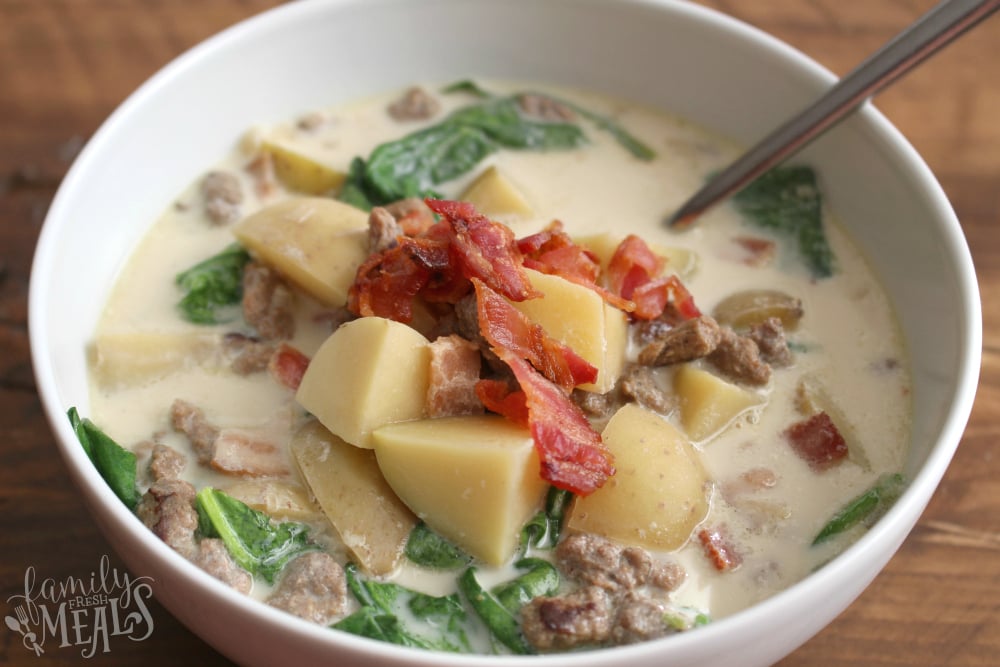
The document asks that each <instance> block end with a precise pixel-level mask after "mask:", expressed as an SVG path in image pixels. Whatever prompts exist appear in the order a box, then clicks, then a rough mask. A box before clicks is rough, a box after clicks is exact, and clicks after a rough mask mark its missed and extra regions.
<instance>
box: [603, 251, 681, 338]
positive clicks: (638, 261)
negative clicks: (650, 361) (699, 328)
mask: <svg viewBox="0 0 1000 667" xmlns="http://www.w3.org/2000/svg"><path fill="white" fill-rule="evenodd" d="M663 264H664V260H663V258H661V257H659V256H658V255H656V254H655V253H654V252H653V251H652V250H650V248H649V246H648V245H646V242H645V241H643V240H642V239H641V238H639V237H638V236H636V235H634V234H629V235H628V236H626V237H625V239H624V240H623V241H622V242H621V243H620V244H618V247H617V248H616V249H615V253H614V255H612V256H611V260H610V261H609V262H608V268H607V271H606V273H605V275H606V276H607V282H608V290H609V291H610V292H612V293H613V294H616V295H618V296H619V297H621V298H623V299H628V300H630V301H632V302H634V303H635V309H634V310H633V311H632V315H633V316H634V317H635V318H637V319H641V320H652V319H655V318H657V317H659V316H660V315H661V314H662V313H663V311H664V309H665V308H666V307H667V306H668V305H671V306H673V307H674V308H675V309H676V310H677V311H678V312H679V313H680V315H681V316H682V318H684V319H689V318H692V317H698V316H699V315H701V312H700V311H699V310H698V308H697V306H695V304H694V299H693V298H692V297H691V293H690V292H688V290H687V288H686V287H684V284H683V283H681V281H680V278H678V277H677V276H673V275H672V276H666V277H662V276H660V275H659V274H660V272H661V271H662V270H663Z"/></svg>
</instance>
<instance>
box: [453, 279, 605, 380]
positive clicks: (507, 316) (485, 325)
mask: <svg viewBox="0 0 1000 667" xmlns="http://www.w3.org/2000/svg"><path fill="white" fill-rule="evenodd" d="M472 283H473V285H474V286H475V290H476V304H477V307H478V310H479V329H480V331H481V332H482V334H483V337H484V338H486V340H487V341H488V342H489V344H490V345H491V346H492V347H493V348H503V349H505V350H509V351H511V352H513V353H514V354H516V355H517V356H518V357H520V358H522V359H527V360H528V361H529V362H531V365H532V366H534V367H535V368H536V369H537V370H538V371H539V372H540V373H541V374H542V375H544V376H545V377H546V378H548V379H549V380H551V381H552V382H554V383H555V384H556V385H558V386H559V387H560V388H561V389H563V390H564V391H566V392H567V393H568V392H570V391H572V389H573V387H575V386H577V385H579V384H586V383H588V382H593V381H594V380H596V379H597V368H596V367H594V365H593V364H591V363H590V362H588V361H587V360H586V359H584V358H583V357H581V356H580V355H578V354H577V353H576V352H574V351H573V349H572V348H571V347H569V346H568V345H564V344H562V343H560V342H559V341H557V340H555V339H554V338H552V337H551V336H549V335H548V334H547V333H545V330H544V329H543V328H542V327H540V326H539V325H537V324H534V323H532V322H531V321H530V320H528V318H527V317H525V316H524V315H523V314H522V313H521V312H520V311H519V310H517V309H516V308H514V307H513V306H512V305H511V304H510V302H508V301H507V300H506V299H504V298H503V297H502V296H500V295H499V294H497V293H496V292H494V291H493V290H492V289H490V288H489V287H488V286H487V285H485V284H484V283H483V282H481V281H480V280H478V279H473V280H472Z"/></svg>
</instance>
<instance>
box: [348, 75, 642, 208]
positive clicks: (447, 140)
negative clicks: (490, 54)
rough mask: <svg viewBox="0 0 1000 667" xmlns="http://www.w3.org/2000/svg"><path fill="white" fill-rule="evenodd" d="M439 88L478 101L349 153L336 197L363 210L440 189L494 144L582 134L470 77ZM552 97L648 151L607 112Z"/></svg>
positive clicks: (629, 145)
mask: <svg viewBox="0 0 1000 667" xmlns="http://www.w3.org/2000/svg"><path fill="white" fill-rule="evenodd" d="M445 92H464V93H469V94H471V95H473V96H475V97H477V98H479V100H480V101H479V102H478V103H475V104H471V105H468V106H465V107H461V108H459V109H456V110H455V111H453V112H452V113H451V114H449V115H448V116H446V117H445V118H444V119H442V120H441V121H440V122H438V123H435V124H433V125H430V126H428V127H425V128H423V129H420V130H417V131H415V132H412V133H410V134H408V135H406V136H404V137H402V138H400V139H396V140H393V141H388V142H385V143H382V144H380V145H378V146H376V147H375V149H374V150H373V151H372V153H371V155H369V156H368V158H367V159H362V158H355V160H354V161H353V162H352V163H351V167H350V170H349V172H348V176H347V180H346V182H345V184H344V186H343V188H342V189H341V192H340V195H339V197H338V198H339V199H340V200H341V201H343V202H346V203H349V204H352V205H354V206H357V207H359V208H362V209H364V210H369V209H370V208H371V207H372V206H378V205H382V204H387V203H390V202H393V201H397V200H399V199H404V198H406V197H440V196H441V195H440V194H439V193H438V192H437V191H436V190H435V187H437V186H438V185H441V184H442V183H446V182H448V181H451V180H453V179H455V178H458V177H459V176H462V175H463V174H466V173H468V172H470V171H471V170H472V169H473V168H475V166H476V165H477V164H479V163H480V162H481V161H482V160H483V159H484V158H486V157H487V156H488V155H490V154H492V153H494V152H496V151H498V150H500V149H502V148H508V149H513V150H533V151H546V150H567V149H572V148H576V147H579V146H582V145H583V144H585V143H586V141H587V137H586V135H585V134H584V132H583V130H582V129H581V128H580V127H579V126H578V125H576V124H574V123H568V122H553V121H540V120H534V119H532V118H530V117H528V116H526V115H525V114H523V113H522V112H521V108H520V102H519V99H520V94H517V95H511V96H498V95H492V94H490V93H489V92H487V91H486V90H484V89H483V88H481V87H479V86H478V85H477V84H475V83H474V82H472V81H460V82H457V83H455V84H452V85H451V86H448V87H447V88H445ZM532 94H533V95H536V94H538V93H532ZM550 99H553V100H555V98H551V97H550ZM558 102H559V103H560V104H564V105H566V106H568V107H570V108H572V109H573V110H574V111H576V112H577V113H578V114H579V115H580V116H581V117H584V118H586V119H588V120H590V121H591V122H592V123H593V124H594V125H595V126H597V127H598V128H599V129H601V130H604V131H606V132H610V133H611V134H612V135H613V136H614V137H615V138H616V139H617V140H618V141H619V142H620V143H621V144H622V145H623V146H624V147H625V148H626V149H628V150H629V151H630V152H632V154H633V155H636V156H637V157H639V158H640V159H643V160H649V159H652V158H653V156H654V154H653V151H652V150H651V149H649V148H648V147H647V146H645V145H644V144H643V143H642V142H640V141H639V140H638V139H636V138H635V137H633V136H632V135H630V134H629V133H628V132H626V131H625V130H624V128H622V127H620V126H619V125H618V124H616V123H615V122H614V121H613V120H611V119H610V118H607V117H604V116H601V115H598V114H595V113H593V112H591V111H588V110H586V109H582V108H580V107H579V106H577V105H573V104H570V103H568V102H564V101H562V100H558Z"/></svg>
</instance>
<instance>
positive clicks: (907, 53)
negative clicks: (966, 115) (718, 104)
mask: <svg viewBox="0 0 1000 667" xmlns="http://www.w3.org/2000/svg"><path fill="white" fill-rule="evenodd" d="M997 9H1000V0H944V2H941V3H939V4H938V5H937V6H935V7H934V8H933V9H931V10H930V11H929V12H927V13H926V14H924V15H923V16H922V17H920V18H919V19H917V21H916V22H915V23H913V24H912V25H911V26H910V27H908V28H907V29H906V30H904V31H903V32H901V33H900V34H899V35H897V36H896V37H895V38H893V39H892V40H891V41H889V42H888V43H887V44H886V45H885V46H883V47H882V48H881V49H879V50H878V51H876V52H875V53H874V54H872V55H871V56H869V57H868V59H867V60H865V61H864V62H862V63H861V64H860V65H858V66H857V67H856V68H854V69H853V70H852V71H851V72H850V73H849V74H848V75H847V76H846V77H844V78H843V79H841V80H840V81H839V82H837V84H836V85H834V86H833V87H832V88H831V89H830V90H828V91H827V92H826V93H824V94H823V95H822V96H821V97H820V98H819V99H818V100H816V101H815V102H813V103H812V104H811V105H810V106H808V107H806V108H805V109H804V110H803V111H802V112H800V113H799V114H798V115H797V116H794V117H793V118H791V119H790V120H789V121H787V122H786V123H785V124H784V125H781V126H780V127H778V129H776V130H774V131H773V132H772V133H771V134H770V135H768V136H767V137H765V138H764V139H763V140H762V141H761V142H760V143H758V144H757V145H756V146H754V147H753V148H751V149H750V150H749V151H747V152H746V153H744V154H743V156H742V157H740V158H739V159H738V160H736V161H735V162H734V163H732V164H731V165H730V166H728V167H726V169H724V170H723V171H721V172H719V174H717V175H716V176H715V177H714V178H712V179H711V180H709V181H708V183H706V184H705V186H704V187H703V188H702V189H701V190H699V191H698V192H697V193H695V195H694V196H693V197H691V199H689V200H688V201H687V202H686V203H685V204H684V205H683V206H681V207H680V208H679V209H678V210H677V212H675V213H674V214H673V215H671V216H670V217H669V218H667V220H666V222H667V224H668V225H670V226H671V227H673V228H675V229H683V228H685V227H688V226H690V225H691V223H692V222H694V220H695V218H697V217H698V216H699V215H701V214H702V213H704V212H705V210H706V209H708V208H709V207H711V206H713V205H714V204H717V203H718V202H719V201H721V200H723V199H725V198H726V197H728V196H729V195H732V194H734V193H736V192H737V191H739V190H740V189H742V188H743V186H745V185H747V184H748V183H750V181H752V180H754V179H755V178H757V177H758V176H760V175H761V174H763V173H764V172H765V171H767V170H768V169H770V168H771V167H773V166H774V165H776V164H778V163H779V162H781V161H782V160H784V159H785V158H787V157H789V156H790V155H792V154H793V153H795V152H797V151H798V150H800V149H801V148H803V147H804V146H805V145H806V144H808V143H809V142H810V141H812V140H813V139H815V138H816V137H818V136H819V135H820V134H822V133H823V132H825V131H826V130H828V129H829V128H830V127H832V126H833V125H835V124H836V123H838V122H839V121H840V120H841V119H843V118H844V117H845V116H846V115H847V114H848V113H850V112H851V111H853V110H854V109H855V108H856V107H858V106H859V105H861V103H862V102H864V101H865V100H867V99H868V98H869V97H871V96H872V95H874V94H875V93H877V92H878V91H880V90H881V89H882V88H885V87H886V86H888V85H889V84H891V83H893V82H895V81H896V80H897V79H898V78H900V77H901V76H902V75H903V74H905V73H906V72H908V71H909V70H910V69H912V68H913V67H915V66H916V65H918V64H920V63H921V62H923V61H924V60H925V59H926V58H928V57H929V56H931V55H932V54H934V53H936V52H937V51H938V50H939V49H941V48H942V47H944V46H946V45H947V44H950V43H951V42H952V40H954V39H955V38H957V37H959V36H960V35H961V34H963V33H964V32H965V31H966V30H969V29H970V28H972V27H973V26H975V25H977V24H978V23H979V22H980V21H982V20H983V19H985V18H987V17H988V16H990V15H991V14H993V12H995V11H996V10H997ZM986 74H987V73H986V72H984V75H986Z"/></svg>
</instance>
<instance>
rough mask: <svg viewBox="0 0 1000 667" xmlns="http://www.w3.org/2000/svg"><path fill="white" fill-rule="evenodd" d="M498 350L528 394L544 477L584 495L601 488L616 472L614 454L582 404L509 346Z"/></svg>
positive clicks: (495, 349)
mask: <svg viewBox="0 0 1000 667" xmlns="http://www.w3.org/2000/svg"><path fill="white" fill-rule="evenodd" d="M494 352H496V354H497V356H499V357H500V358H501V359H502V360H503V361H504V362H505V363H506V364H507V365H508V366H510V368H511V370H512V371H513V372H514V377H516V378H517V381H518V383H519V384H520V385H521V390H522V391H523V392H524V396H525V404H526V406H527V412H528V426H529V428H530V429H531V437H532V439H533V440H534V441H535V449H536V451H537V452H538V457H539V459H540V460H541V466H542V470H541V476H542V479H544V480H546V481H548V482H549V483H551V484H552V485H554V486H556V487H558V488H560V489H566V490H568V491H571V492H573V493H575V494H577V495H580V496H586V495H589V494H591V493H593V492H594V491H596V490H597V489H599V488H600V487H601V486H603V485H604V482H606V481H607V479H608V478H609V477H611V476H612V475H614V474H615V467H614V457H613V456H612V454H611V452H610V451H609V450H608V448H607V447H605V446H604V443H603V442H602V441H601V436H600V434H598V433H597V432H596V431H595V430H594V429H593V428H592V427H591V426H590V422H589V421H587V418H586V417H585V416H584V414H583V412H581V411H580V408H578V407H577V406H576V404H575V403H573V402H572V401H571V400H570V399H569V397H568V396H567V395H566V394H565V393H564V392H563V390H562V389H560V388H559V387H557V386H556V385H555V384H553V383H552V382H549V380H547V379H546V378H545V377H544V376H543V375H542V374H541V373H539V372H538V371H536V370H535V369H534V368H532V366H531V364H529V363H528V362H526V361H525V360H523V359H521V358H519V357H518V356H517V355H516V354H514V353H513V352H511V351H510V350H505V349H502V348H494Z"/></svg>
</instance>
